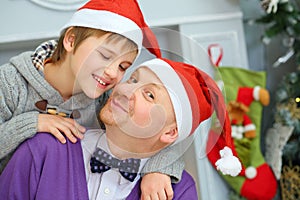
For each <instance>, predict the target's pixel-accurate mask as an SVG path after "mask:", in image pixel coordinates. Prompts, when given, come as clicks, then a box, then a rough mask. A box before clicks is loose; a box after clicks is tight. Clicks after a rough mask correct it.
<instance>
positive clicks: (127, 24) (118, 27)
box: [62, 8, 143, 52]
mask: <svg viewBox="0 0 300 200" xmlns="http://www.w3.org/2000/svg"><path fill="white" fill-rule="evenodd" d="M70 26H81V27H88V28H95V29H100V30H104V31H109V32H114V33H118V34H120V35H123V36H125V37H127V38H128V39H130V40H132V41H133V42H134V43H136V44H137V46H138V48H139V52H140V50H141V48H142V43H143V32H142V30H141V28H140V27H139V26H138V25H137V24H136V23H135V22H134V21H132V20H130V19H129V18H126V17H124V16H122V15H118V14H116V13H113V12H109V11H105V10H92V9H87V8H86V9H81V10H79V11H77V12H75V13H74V14H73V16H72V18H71V19H70V21H69V22H68V23H67V24H66V25H64V26H63V28H62V30H64V29H65V28H68V27H70Z"/></svg>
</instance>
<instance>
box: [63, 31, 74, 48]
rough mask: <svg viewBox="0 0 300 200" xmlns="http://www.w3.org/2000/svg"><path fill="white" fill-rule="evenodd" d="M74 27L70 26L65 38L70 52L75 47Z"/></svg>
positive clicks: (65, 45)
mask: <svg viewBox="0 0 300 200" xmlns="http://www.w3.org/2000/svg"><path fill="white" fill-rule="evenodd" d="M72 29H73V28H72V27H70V28H68V30H67V31H66V33H65V36H64V40H63V44H64V48H65V50H66V51H67V52H70V51H72V50H73V49H74V42H75V34H74V33H73V30H72Z"/></svg>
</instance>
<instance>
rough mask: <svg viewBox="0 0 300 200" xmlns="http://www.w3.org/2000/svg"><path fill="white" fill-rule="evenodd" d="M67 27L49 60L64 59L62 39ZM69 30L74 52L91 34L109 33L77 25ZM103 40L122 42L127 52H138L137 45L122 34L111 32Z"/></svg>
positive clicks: (99, 35) (59, 60)
mask: <svg viewBox="0 0 300 200" xmlns="http://www.w3.org/2000/svg"><path fill="white" fill-rule="evenodd" d="M68 29H69V28H67V29H65V30H64V31H63V33H62V34H61V36H60V38H59V40H58V44H57V48H56V49H55V51H54V52H53V55H52V56H51V61H52V62H53V63H57V62H61V61H63V60H64V59H65V56H66V50H65V48H64V44H63V40H64V37H65V35H66V32H67V30H68ZM70 31H71V33H73V34H74V35H75V41H74V53H75V52H76V50H77V48H78V47H79V45H80V44H81V43H82V42H83V41H84V40H85V39H87V38H88V37H91V36H96V37H102V36H104V35H105V34H107V33H111V32H107V31H103V30H99V29H93V28H87V27H79V26H74V27H71V30H70ZM105 42H106V43H113V44H116V43H118V42H122V43H123V46H122V50H124V51H128V52H130V51H136V53H138V46H137V45H136V44H135V43H134V42H132V41H131V40H129V39H128V38H126V37H124V36H122V35H119V34H117V33H111V34H110V35H109V36H108V37H107V39H106V40H105Z"/></svg>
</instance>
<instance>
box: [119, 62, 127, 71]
mask: <svg viewBox="0 0 300 200" xmlns="http://www.w3.org/2000/svg"><path fill="white" fill-rule="evenodd" d="M119 68H120V70H121V71H126V69H127V68H128V67H123V66H122V65H121V64H120V65H119Z"/></svg>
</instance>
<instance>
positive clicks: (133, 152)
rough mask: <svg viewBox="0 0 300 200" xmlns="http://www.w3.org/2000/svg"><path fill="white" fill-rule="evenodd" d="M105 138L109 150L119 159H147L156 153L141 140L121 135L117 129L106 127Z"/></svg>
mask: <svg viewBox="0 0 300 200" xmlns="http://www.w3.org/2000/svg"><path fill="white" fill-rule="evenodd" d="M106 137H107V144H108V147H109V150H110V151H111V153H112V154H113V155H114V156H116V157H117V158H119V159H127V158H149V157H151V156H153V155H154V154H156V153H157V152H158V151H153V150H152V149H151V148H150V147H148V146H147V145H146V144H145V143H144V142H142V141H141V140H139V139H136V138H133V137H131V136H129V135H128V134H125V133H122V131H121V130H120V129H118V128H117V127H116V128H113V127H109V128H108V127H107V129H106Z"/></svg>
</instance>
